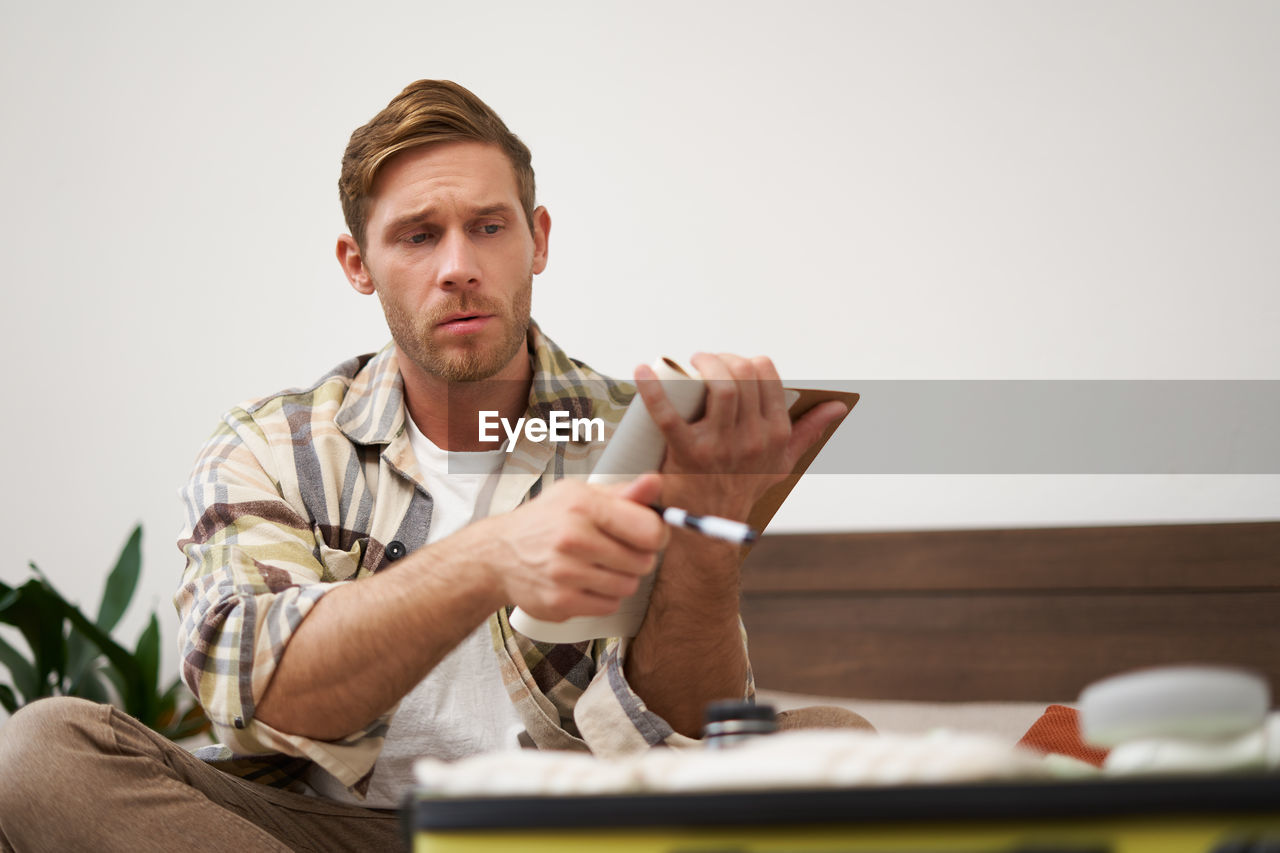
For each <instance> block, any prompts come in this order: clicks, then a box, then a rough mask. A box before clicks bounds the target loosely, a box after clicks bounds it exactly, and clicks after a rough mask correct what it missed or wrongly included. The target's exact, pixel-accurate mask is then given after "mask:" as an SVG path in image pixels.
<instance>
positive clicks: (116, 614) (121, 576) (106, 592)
mask: <svg viewBox="0 0 1280 853" xmlns="http://www.w3.org/2000/svg"><path fill="white" fill-rule="evenodd" d="M141 570H142V525H138V526H137V527H135V528H133V532H132V533H130V534H129V540H128V541H127V542H125V543H124V548H123V549H122V550H121V551H120V556H119V557H118V558H117V559H116V566H115V568H114V569H112V570H111V574H109V575H108V576H107V584H106V586H104V587H103V589H102V603H101V604H99V605H98V618H97V619H95V620H94V622H95V624H96V625H97V626H98V627H99V628H101V629H102V630H104V631H106V632H108V633H110V632H111V630H112V629H113V628H115V627H116V625H117V624H118V623H119V622H120V617H121V616H123V615H124V612H125V610H127V609H128V607H129V602H130V601H132V600H133V593H134V590H136V589H137V588H138V574H139V573H140V572H141Z"/></svg>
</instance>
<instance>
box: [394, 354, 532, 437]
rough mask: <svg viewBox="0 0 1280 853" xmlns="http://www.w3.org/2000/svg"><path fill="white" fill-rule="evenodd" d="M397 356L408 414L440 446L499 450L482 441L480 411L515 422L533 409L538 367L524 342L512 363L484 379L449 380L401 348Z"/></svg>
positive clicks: (420, 429) (424, 433)
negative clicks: (531, 390) (409, 358)
mask: <svg viewBox="0 0 1280 853" xmlns="http://www.w3.org/2000/svg"><path fill="white" fill-rule="evenodd" d="M396 358H397V359H398V360H399V362H400V374H401V376H402V377H403V379H404V394H405V406H406V408H407V410H408V414H409V417H411V418H413V422H414V424H416V425H417V427H418V429H419V431H421V432H422V434H423V435H425V436H426V437H427V438H428V439H429V440H430V441H431V443H432V444H434V445H435V446H436V447H439V448H440V449H441V450H451V451H474V450H494V449H496V446H495V445H494V444H492V443H486V442H481V441H480V412H482V411H489V412H493V411H496V412H497V413H498V416H499V417H501V418H506V419H508V420H509V421H511V422H513V423H514V422H515V420H516V419H517V418H519V417H522V416H523V415H524V412H525V409H527V408H528V405H529V385H530V383H531V382H532V381H533V367H532V365H531V364H530V360H529V354H528V353H527V352H526V351H525V349H524V348H523V347H521V349H520V351H519V352H518V353H517V354H516V357H515V358H514V359H512V360H511V363H510V364H508V365H507V366H506V367H504V368H503V369H502V370H500V371H498V373H497V374H495V375H494V376H491V377H490V378H488V379H485V380H481V381H479V382H449V381H447V380H444V379H441V378H439V377H437V376H432V375H430V374H426V373H423V372H422V371H419V370H416V369H414V368H413V366H412V365H409V362H408V361H407V359H405V358H403V357H402V356H401V355H400V353H399V350H397V352H396ZM406 365H409V366H408V367H407V369H406Z"/></svg>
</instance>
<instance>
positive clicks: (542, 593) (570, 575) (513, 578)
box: [455, 474, 670, 622]
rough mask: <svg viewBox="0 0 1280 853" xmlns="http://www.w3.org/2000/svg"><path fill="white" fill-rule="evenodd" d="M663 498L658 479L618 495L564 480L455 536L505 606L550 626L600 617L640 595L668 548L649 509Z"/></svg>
mask: <svg viewBox="0 0 1280 853" xmlns="http://www.w3.org/2000/svg"><path fill="white" fill-rule="evenodd" d="M661 492H662V479H661V477H660V476H658V475H655V474H650V475H645V476H643V477H640V478H638V479H636V480H635V481H633V482H631V483H628V484H627V485H625V486H622V487H616V488H602V487H599V486H589V485H587V484H585V483H581V482H576V481H568V480H561V481H559V482H557V483H555V484H553V485H552V486H551V487H549V488H548V489H547V490H546V491H545V492H543V493H542V494H541V495H539V496H538V497H537V498H535V499H534V500H531V501H529V502H528V503H526V504H524V505H522V506H520V507H519V508H517V509H516V510H514V511H513V512H510V513H507V514H505V515H502V516H495V517H492V518H487V519H484V520H483V521H480V522H477V523H475V524H472V525H470V526H469V527H467V528H464V529H463V530H462V531H459V533H458V534H455V535H456V536H458V537H462V538H468V539H470V540H471V541H469V542H468V543H467V547H469V548H474V549H475V551H473V553H475V554H476V555H477V556H481V559H482V561H483V563H484V564H485V565H486V566H487V567H488V569H489V571H490V572H491V573H492V576H493V583H494V587H495V590H499V591H501V594H502V597H503V603H504V604H515V605H518V606H519V607H520V608H521V609H522V610H524V611H525V612H527V613H528V614H529V615H530V616H534V617H536V618H538V619H546V620H549V621H553V622H560V621H563V620H565V619H569V618H571V617H574V616H603V615H606V614H609V613H613V612H614V611H615V610H617V609H618V606H619V605H620V604H621V602H622V600H623V599H624V598H626V597H627V596H629V595H631V594H632V593H634V592H635V591H636V588H637V587H638V586H639V584H640V579H641V578H642V577H643V576H644V575H646V574H648V573H649V572H651V571H653V569H654V567H655V566H656V565H657V559H658V553H659V551H661V550H662V548H663V547H665V546H666V544H667V540H668V538H669V536H670V534H669V530H668V528H667V526H666V525H665V524H664V523H663V522H662V519H661V518H659V516H658V515H657V513H655V512H654V511H653V510H651V509H649V507H648V506H647V504H649V503H653V502H656V501H657V499H658V496H659V495H660V494H661ZM458 544H462V543H458Z"/></svg>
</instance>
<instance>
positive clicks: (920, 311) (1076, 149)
mask: <svg viewBox="0 0 1280 853" xmlns="http://www.w3.org/2000/svg"><path fill="white" fill-rule="evenodd" d="M365 5H367V6H368V7H369V8H370V9H372V10H373V11H369V12H363V11H362V12H357V11H356V9H357V8H358V7H360V6H365ZM784 6H785V10H784ZM116 7H120V8H116ZM4 17H5V27H4V33H3V35H0V63H3V75H2V81H3V82H2V83H0V87H2V88H0V116H3V122H4V127H5V130H4V133H3V134H0V162H2V163H3V164H4V174H5V181H4V187H5V190H6V204H5V205H4V207H3V211H0V233H2V234H3V235H4V243H5V250H6V251H5V252H4V256H3V258H4V263H3V267H2V270H3V274H4V288H3V311H2V312H0V347H3V359H4V361H3V363H4V365H5V366H6V367H7V386H8V387H7V388H6V389H5V394H4V399H5V401H6V402H5V404H4V405H5V410H4V418H3V425H2V426H0V430H3V433H2V436H3V447H4V448H5V451H6V459H7V463H6V465H5V466H4V470H5V472H6V477H5V488H4V490H3V492H4V497H3V501H4V506H3V516H0V518H2V519H3V520H2V521H0V524H2V525H3V528H2V529H3V533H4V541H5V544H6V549H5V550H6V552H7V554H8V556H7V558H6V559H5V561H4V563H3V565H0V573H2V574H0V576H2V577H3V578H4V580H6V581H7V582H10V583H15V582H18V581H20V580H21V579H23V578H24V577H25V572H26V570H25V563H26V560H27V559H34V560H36V561H37V562H38V563H40V564H41V565H42V566H43V567H44V568H45V569H46V570H47V571H48V572H49V573H50V574H51V575H52V576H53V578H54V579H55V581H57V582H58V583H60V584H61V585H62V586H63V587H64V588H65V589H67V590H68V591H72V592H74V593H75V594H77V595H79V596H80V597H82V598H83V599H84V600H86V601H87V602H89V603H92V604H96V602H97V598H98V590H99V588H100V585H101V580H102V578H103V576H104V573H105V571H106V569H107V567H108V566H109V565H110V562H111V559H112V558H113V557H114V555H115V553H116V551H117V549H118V548H119V546H120V544H121V543H122V542H123V540H124V537H125V535H126V534H127V532H128V530H129V528H130V527H131V526H132V525H133V524H134V523H135V522H137V521H142V522H143V523H144V524H145V526H146V531H147V540H146V550H145V567H144V568H145V578H144V583H145V592H144V601H145V602H148V603H157V604H159V605H160V610H161V614H162V616H163V618H164V619H165V623H164V625H165V628H166V632H167V633H169V634H170V635H172V630H173V627H174V625H175V623H176V620H175V619H174V617H173V616H172V609H171V607H170V606H169V604H168V596H169V595H170V592H171V590H172V588H173V586H174V583H175V580H176V578H177V576H178V572H179V571H180V568H181V565H180V562H179V559H178V552H177V551H176V550H175V548H174V546H173V534H174V532H175V531H176V529H177V526H178V515H177V509H176V503H175V492H176V489H177V488H178V486H179V485H180V484H181V483H182V481H183V480H184V478H185V476H186V474H187V471H188V466H189V465H190V462H191V460H192V458H193V455H194V454H195V452H196V450H197V448H198V446H199V444H200V442H201V441H202V439H203V438H204V437H205V435H206V434H207V433H208V432H209V431H210V430H211V429H212V427H213V425H214V422H215V418H216V417H217V415H218V414H219V413H220V412H221V411H222V410H224V409H225V408H227V407H228V406H230V405H231V404H233V403H235V402H237V401H238V400H240V399H243V398H246V397H249V396H253V395H260V394H264V393H267V392H270V391H273V390H275V389H278V388H280V387H283V386H286V385H292V384H298V383H303V382H307V381H310V380H311V379H313V378H314V377H315V376H317V375H318V374H319V373H320V372H322V371H323V370H324V369H326V368H327V367H328V366H330V365H332V364H334V363H336V362H338V361H339V360H341V359H343V358H345V357H346V356H348V355H350V354H353V353H356V352H362V351H368V350H371V349H374V348H376V347H378V346H379V345H380V344H381V343H382V342H383V340H384V339H385V337H386V334H385V331H384V328H383V325H382V321H381V316H380V314H379V312H378V309H377V306H376V304H375V303H374V302H373V301H371V300H368V299H362V298H360V297H358V296H356V295H355V294H354V293H353V292H352V291H351V290H350V289H349V288H348V287H347V286H346V284H345V282H344V280H343V279H342V277H341V275H340V273H339V269H338V266H337V264H336V263H335V262H334V261H333V259H332V247H333V242H334V237H335V235H336V234H338V233H339V231H340V230H341V229H342V223H341V217H340V212H339V208H338V203H337V198H336V191H335V183H336V178H337V171H338V161H339V158H340V155H341V152H342V149H343V147H344V145H345V143H346V139H347V136H348V134H349V133H350V132H351V130H352V129H353V128H355V127H356V126H357V125H359V124H361V123H363V122H364V121H365V120H367V119H368V118H369V117H370V116H372V115H373V113H374V112H376V111H377V110H378V109H379V108H381V107H382V106H383V105H384V104H385V103H386V102H387V101H388V100H389V99H390V98H391V97H392V96H393V95H394V94H395V93H396V92H397V91H399V89H400V88H401V87H402V86H403V85H404V84H405V83H407V82H409V81H411V80H414V79H416V78H420V77H447V78H452V79H455V80H458V81H460V82H462V83H464V84H465V85H467V86H469V87H470V88H472V89H473V90H474V91H476V92H477V93H478V94H480V95H481V97H483V98H485V99H486V100H488V101H489V102H490V103H491V104H492V105H493V106H494V107H495V108H496V109H497V110H498V111H499V112H500V113H501V114H502V115H503V116H504V118H506V120H507V121H508V123H509V124H510V125H511V127H512V128H513V129H515V130H516V132H517V133H519V134H520V135H521V136H522V137H523V138H524V139H525V140H526V141H527V142H528V143H529V144H530V146H531V148H532V149H533V151H534V155H535V161H534V162H535V167H536V168H537V171H538V177H539V182H540V190H541V200H542V201H543V202H545V203H546V204H547V205H548V206H549V207H550V209H551V212H552V215H553V217H554V229H553V232H552V244H551V245H552V260H551V265H550V268H549V270H548V272H547V273H546V274H545V275H543V276H542V277H541V278H540V279H539V280H538V283H537V285H536V290H535V292H536V296H535V305H534V312H535V316H536V317H538V318H539V319H540V321H541V322H542V324H543V326H544V328H545V329H546V330H547V331H548V332H549V333H550V334H551V335H552V336H553V337H555V338H556V339H557V340H558V341H559V342H560V343H562V344H563V345H565V346H566V347H567V348H569V349H570V350H571V351H572V352H574V353H575V354H578V355H579V356H580V357H583V358H586V359H587V360H588V361H590V362H591V363H592V364H593V365H595V366H597V367H599V368H602V369H605V370H607V371H610V372H616V373H629V371H630V369H631V368H632V366H633V365H634V364H637V363H639V362H643V361H648V360H650V359H651V358H652V357H653V356H654V355H655V354H658V353H666V354H671V355H674V356H677V357H687V356H688V355H689V354H690V353H691V352H692V351H694V350H696V349H711V350H719V349H724V350H732V351H740V352H746V353H751V354H754V353H757V352H765V353H768V354H770V355H772V356H774V358H775V360H776V361H777V363H778V364H779V366H780V368H781V370H782V371H783V373H784V375H785V376H788V377H797V378H804V379H822V378H859V377H865V378H935V379H936V378H1066V377H1072V378H1121V377H1123V378H1278V376H1277V374H1278V373H1280V370H1278V368H1280V336H1278V335H1277V334H1276V330H1277V328H1278V327H1280V288H1278V287H1277V286H1276V285H1277V273H1278V271H1280V239H1277V235H1278V234H1280V165H1277V163H1278V158H1277V156H1276V152H1277V151H1280V50H1277V47H1278V45H1277V33H1280V4H1276V3H1274V2H1251V3H1250V2H1216V3H1212V4H1210V3H1205V2H1200V0H1194V1H1193V2H1174V0H1153V2H1132V0H1130V2H1056V3H1049V2H990V1H989V0H988V1H987V2H954V3H948V2H933V3H923V2H889V0H885V2H847V0H828V2H807V3H806V2H800V3H788V4H780V3H773V2H770V3H761V2H749V3H744V2H717V3H697V2H689V0H680V1H679V2H672V0H661V2H650V3H647V4H643V5H639V4H625V5H624V4H606V3H597V2H573V3H554V2H548V3H528V2H489V3H485V4H436V3H426V2H421V0H419V2H414V3H409V2H404V3H370V4H354V3H341V4H338V3H304V2H295V3H285V2H279V3H266V4H263V3H256V2H255V3H250V2H223V3H218V4H199V5H197V4H186V3H171V2H161V0H154V2H134V3H121V4H91V3H70V2H62V3H58V2H52V3H41V4H28V3H21V4H20V3H7V4H6V10H5V15H4ZM854 417H856V414H855V415H854ZM1277 515H1280V485H1278V479H1277V478H1276V477H1234V478H1229V477H1203V476H1202V477H1171V476H1165V477H1156V476H1151V477H1137V476H1130V477H1089V476H1077V477H1031V476H1023V477H858V478H853V477H847V478H839V477H824V478H817V479H814V480H812V481H811V482H808V483H806V484H805V485H803V486H802V487H801V488H800V489H799V490H798V491H797V493H796V494H795V495H794V496H793V498H792V501H791V502H790V503H789V505H788V507H787V508H786V509H785V510H784V511H783V513H782V514H781V515H780V516H779V519H778V521H777V526H778V528H779V529H791V530H796V529H806V528H807V529H814V528H861V529H874V528H888V527H938V526H954V525H965V526H970V525H1010V524H1071V523H1079V522H1092V521H1143V520H1189V519H1227V518H1233V519H1234V518H1240V519H1243V518H1275V517H1277ZM142 616H143V614H142V613H141V612H135V613H134V614H132V619H133V622H132V623H129V624H128V625H127V627H126V630H127V631H129V632H130V633H132V632H134V631H136V630H138V629H140V627H141V618H142ZM166 651H167V652H168V651H171V650H169V649H166Z"/></svg>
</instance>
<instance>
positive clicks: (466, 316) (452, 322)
mask: <svg viewBox="0 0 1280 853" xmlns="http://www.w3.org/2000/svg"><path fill="white" fill-rule="evenodd" d="M492 318H493V315H492V314H476V313H459V314H451V315H450V316H448V317H446V318H445V319H444V320H443V321H442V322H441V323H440V328H442V329H445V330H447V331H450V332H470V331H475V330H478V329H480V328H481V327H482V326H484V325H485V324H486V323H487V322H488V321H489V320H491V319H492Z"/></svg>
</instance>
